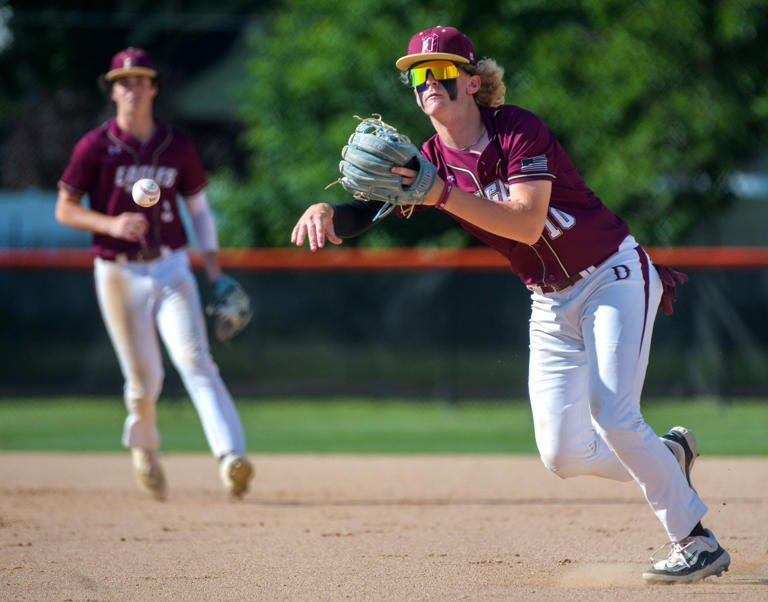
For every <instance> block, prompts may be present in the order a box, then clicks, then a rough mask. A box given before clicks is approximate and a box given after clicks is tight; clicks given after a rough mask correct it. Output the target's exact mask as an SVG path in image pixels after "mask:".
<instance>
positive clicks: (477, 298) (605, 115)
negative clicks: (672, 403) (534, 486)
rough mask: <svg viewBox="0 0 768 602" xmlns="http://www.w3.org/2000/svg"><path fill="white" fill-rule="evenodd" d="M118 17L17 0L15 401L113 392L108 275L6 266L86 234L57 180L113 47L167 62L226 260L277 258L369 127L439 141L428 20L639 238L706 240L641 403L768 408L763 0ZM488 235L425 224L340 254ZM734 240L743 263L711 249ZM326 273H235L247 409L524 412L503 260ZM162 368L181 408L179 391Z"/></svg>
mask: <svg viewBox="0 0 768 602" xmlns="http://www.w3.org/2000/svg"><path fill="white" fill-rule="evenodd" d="M105 6H106V5H105V3H103V2H98V3H97V2H89V1H86V2H83V1H80V2H71V1H66V0H59V1H57V2H37V1H35V0H25V1H23V2H8V1H7V0H0V249H2V251H0V256H2V257H3V262H2V265H1V266H0V290H2V295H0V341H1V342H0V398H1V397H11V396H13V397H19V396H26V395H29V396H36V395H51V394H72V395H75V394H77V395H89V394H93V395H100V394H109V395H119V391H120V390H121V387H122V380H121V377H120V373H119V369H118V366H117V362H116V359H115V357H114V353H113V351H112V349H111V346H110V345H109V341H108V339H107V336H106V333H105V331H104V327H103V325H102V322H101V319H100V316H99V313H98V308H97V305H96V299H95V294H94V291H93V282H92V274H91V270H90V269H88V267H87V266H82V265H79V266H75V267H72V266H69V267H67V265H66V262H60V263H59V264H57V262H56V259H55V253H54V259H53V260H49V261H47V262H46V263H45V265H32V264H30V263H29V262H27V261H18V260H17V259H14V258H17V257H18V255H17V254H14V252H15V251H18V250H31V249H49V250H50V249H65V248H67V249H79V248H83V249H85V248H87V247H88V246H89V236H88V235H87V234H84V233H79V232H76V231H73V230H70V229H68V228H65V227H63V226H60V225H59V224H57V223H56V221H55V219H54V216H53V208H54V204H55V199H56V183H57V181H58V178H59V176H60V175H61V173H62V171H63V169H64V167H65V165H66V162H67V160H68V158H69V154H70V152H71V150H72V147H73V146H74V144H75V142H76V141H77V140H78V139H79V138H80V137H81V136H82V135H83V134H84V133H85V132H86V131H87V130H89V129H91V128H93V127H96V126H97V125H98V124H100V123H101V122H103V121H104V120H106V119H107V118H109V117H110V116H111V115H112V113H113V109H112V107H111V106H110V103H108V102H107V99H106V98H105V97H104V95H103V94H102V93H101V92H100V91H99V89H98V88H97V85H96V79H97V77H98V75H99V74H101V73H103V72H105V71H106V70H107V67H108V65H109V60H110V58H111V57H112V55H113V54H114V53H115V52H117V51H118V50H120V49H122V48H124V47H126V46H129V45H133V46H139V47H142V48H144V49H146V50H147V51H148V52H149V53H150V55H151V56H152V58H153V60H154V62H155V64H156V65H157V67H158V69H159V71H160V73H161V76H162V84H161V93H160V95H159V97H158V101H157V104H156V114H157V116H158V118H160V119H162V120H165V121H170V122H172V123H173V124H175V125H176V126H177V127H179V128H180V129H182V130H184V131H186V132H187V133H188V134H189V135H190V136H191V137H192V138H193V139H194V140H195V142H196V143H197V146H198V149H199V151H200V153H201V156H202V159H203V161H204V163H205V166H206V168H207V169H208V174H209V177H210V179H211V187H210V189H209V199H210V200H211V201H212V204H213V206H214V210H215V213H216V216H217V221H218V223H219V226H220V231H219V236H220V242H221V244H222V246H223V247H231V248H240V249H241V248H248V249H273V248H279V247H288V246H289V238H290V231H291V228H292V227H293V225H294V223H295V222H296V220H297V219H298V217H299V216H300V215H301V213H302V212H303V210H304V208H305V207H306V206H307V205H308V204H310V203H312V202H316V201H321V200H324V201H328V202H341V201H343V200H345V193H344V191H343V189H341V187H338V186H337V187H334V188H331V189H329V190H324V187H325V186H326V185H327V184H328V183H329V182H331V181H332V180H334V179H336V177H337V163H338V156H339V150H340V149H341V147H342V146H343V144H344V143H345V141H346V139H347V137H348V135H349V133H350V131H351V130H352V128H353V127H354V125H355V123H356V121H355V120H354V118H353V116H354V115H360V116H367V115H370V114H371V113H380V114H382V115H383V116H384V119H385V120H386V121H388V122H389V123H392V124H393V125H395V126H397V127H398V128H399V129H400V130H401V131H403V132H405V133H408V134H409V135H410V137H411V138H412V140H414V142H417V143H421V142H422V141H423V140H425V139H426V138H427V137H428V136H429V135H430V134H431V126H430V124H429V122H428V120H427V119H426V118H425V117H424V115H423V114H422V113H421V111H420V110H419V109H418V107H417V106H416V104H415V103H414V101H413V97H412V93H411V91H410V90H409V89H408V88H407V87H405V86H403V84H402V83H400V80H399V72H398V71H397V70H396V68H395V67H394V61H395V59H396V58H398V57H400V56H402V55H403V54H405V50H406V47H407V44H408V40H409V38H410V36H411V35H412V34H413V33H415V32H417V31H419V30H421V29H424V28H427V27H430V26H434V25H437V24H441V25H453V26H456V27H458V28H459V29H460V30H462V31H463V32H464V33H466V34H467V35H468V36H469V37H470V38H471V39H472V40H473V41H474V43H475V48H476V51H477V53H478V55H479V57H481V58H482V57H492V58H495V59H496V60H497V62H498V63H499V64H500V65H502V66H503V67H505V77H504V80H505V83H506V85H507V97H506V102H507V103H511V104H517V105H520V106H523V107H525V108H527V109H530V110H532V111H534V112H535V113H537V114H538V115H539V116H540V117H541V118H542V119H543V120H544V122H545V123H547V124H548V126H549V127H550V129H552V130H553V131H554V132H555V134H556V135H557V136H558V138H559V140H560V142H561V143H562V145H563V146H564V147H565V149H566V150H567V151H568V153H569V154H570V156H571V158H572V159H573V162H574V164H575V165H576V166H577V168H578V169H579V171H580V172H581V174H582V176H583V177H584V179H585V181H586V182H587V184H588V185H589V186H590V187H591V188H592V189H593V190H594V191H595V192H596V193H597V194H598V196H600V198H601V199H602V200H603V201H604V202H605V203H606V204H607V205H608V206H609V207H611V208H612V209H613V210H614V211H616V212H617V213H618V214H619V215H621V216H622V217H623V218H624V219H626V220H627V221H628V222H629V223H630V226H631V228H632V230H633V233H634V235H635V237H636V238H637V239H638V240H639V241H640V242H642V243H643V244H645V245H649V246H653V247H658V248H662V249H663V248H668V247H671V248H675V249H686V248H702V247H704V248H707V249H712V252H711V256H710V257H709V258H708V261H706V262H701V261H699V262H697V263H696V264H693V265H692V264H687V265H686V264H685V262H676V261H675V260H674V257H676V255H674V254H673V255H672V256H671V257H672V258H673V259H672V261H669V262H668V263H670V264H671V265H675V266H676V267H678V268H680V269H683V271H686V272H688V274H689V275H690V277H691V280H690V282H689V283H688V284H686V285H685V286H683V287H682V288H681V289H679V295H678V297H679V301H678V303H677V304H676V311H675V314H674V315H673V316H672V317H667V316H664V315H663V314H662V315H660V316H659V318H658V319H657V322H656V330H655V333H654V347H653V350H652V353H651V364H650V366H649V372H648V379H647V384H646V389H645V392H646V395H647V396H648V397H654V396H656V397H669V396H676V397H692V398H693V397H697V396H715V397H717V398H718V399H721V400H723V401H728V400H730V399H732V398H733V397H735V396H739V397H756V398H766V397H768V369H767V368H768V325H767V323H768V320H766V318H765V316H766V314H768V268H767V267H766V266H767V265H768V262H766V261H765V257H766V254H765V249H766V246H768V236H767V235H766V233H765V224H766V223H768V142H767V141H768V135H767V134H768V68H766V56H768V0H722V1H718V0H714V1H710V0H663V1H662V0H658V1H656V0H648V1H640V2H631V3H629V2H624V1H622V0H591V1H586V0H584V1H575V0H573V1H567V0H563V1H546V2H545V1H534V0H530V1H524V0H515V1H512V0H489V1H487V2H483V3H479V4H477V3H466V2H460V1H452V0H441V2H433V1H426V2H420V3H416V4H414V3H413V2H405V1H398V0H348V1H346V2H338V1H337V0H311V1H310V0H284V1H278V2H254V1H253V0H250V1H248V2H245V1H241V0H228V1H224V2H219V3H217V5H216V6H215V8H213V7H212V5H211V3H210V2H203V1H202V0H199V1H187V2H183V3H181V2H177V1H153V2H148V1H140V0H123V1H120V2H116V3H112V4H111V6H113V7H114V8H111V9H107V8H105ZM475 244H476V243H475V242H473V241H472V240H470V239H469V238H468V235H466V234H465V233H464V231H463V230H461V229H460V228H458V227H457V226H455V225H454V223H453V221H452V220H450V219H449V218H447V217H446V216H445V215H442V214H437V213H436V212H424V213H422V214H420V215H415V216H414V217H413V218H412V219H411V220H409V221H408V222H405V221H402V220H397V219H394V218H391V219H389V220H386V222H385V223H384V224H382V226H381V227H378V228H376V229H374V230H373V231H371V232H369V233H367V234H365V235H364V236H362V237H359V238H358V239H353V240H350V241H348V242H346V243H345V246H346V247H374V248H387V247H405V246H411V245H415V246H417V247H425V248H432V247H448V248H457V247H468V246H474V245H475ZM733 247H738V248H739V249H740V250H741V251H744V250H745V248H746V252H745V253H742V254H741V255H740V257H742V258H743V259H742V260H740V261H736V262H733V261H726V260H725V259H723V258H724V257H726V255H725V254H723V253H720V252H718V250H727V249H730V248H733ZM297 252H299V253H301V252H305V253H308V251H306V250H301V251H297ZM334 252H337V250H336V249H327V250H325V251H324V253H328V254H330V253H334ZM677 257H679V256H677ZM756 258H757V259H756ZM760 258H762V259H760ZM33 263H34V262H33ZM328 263H329V265H328V266H327V268H326V269H303V268H302V266H301V265H298V266H297V265H294V266H293V267H291V268H284V267H283V268H281V267H277V266H269V265H265V264H261V266H260V267H253V266H249V265H246V264H243V263H238V262H237V261H236V260H235V259H233V260H231V261H230V262H229V263H228V267H227V271H229V272H230V273H232V275H234V276H235V277H236V278H238V279H239V280H240V281H241V282H242V283H243V284H244V286H245V288H246V289H247V290H248V292H249V293H250V294H251V295H252V296H253V299H254V303H255V315H254V320H253V323H252V325H251V327H250V328H249V329H248V330H247V331H246V332H245V333H243V334H242V335H240V336H239V337H237V338H236V339H235V340H233V341H231V342H230V343H229V344H226V345H224V344H219V343H214V344H213V353H214V356H215V357H216V359H217V362H218V363H219V366H220V368H221V371H222V374H223V375H224V378H225V380H226V382H227V384H228V385H229V386H230V388H231V389H232V391H233V392H234V393H235V394H236V395H238V396H241V397H248V398H259V397H267V396H272V397H274V396H280V395H297V396H303V397H307V398H309V397H313V396H317V397H323V396H327V395H335V394H341V395H343V394H355V395H368V396H373V397H376V396H388V397H393V396H394V397H399V396H400V397H404V398H419V399H439V400H461V399H465V398H490V399H525V398H526V396H527V385H526V379H527V361H528V348H527V338H528V337H527V326H528V316H529V308H528V304H529V301H528V293H527V291H526V289H525V288H524V287H523V286H522V285H521V284H520V282H519V281H518V280H517V278H516V277H515V276H513V275H512V274H510V273H509V272H508V271H506V270H504V269H500V268H499V267H498V266H493V265H488V266H485V267H483V266H480V267H477V268H475V269H457V268H452V267H443V266H439V265H436V266H435V265H433V266H430V267H428V268H416V267H412V266H411V267H408V266H405V267H400V268H391V269H376V270H371V269H367V268H364V267H355V265H354V264H346V265H345V267H344V268H338V267H334V265H333V262H332V261H329V262H328ZM202 290H203V296H204V297H205V295H206V289H205V286H202ZM166 374H167V377H166V385H165V388H164V395H171V396H173V395H177V396H183V395H184V392H183V388H182V387H181V383H180V381H179V380H178V377H177V376H176V374H175V371H174V370H173V369H172V368H171V367H170V364H168V365H167V366H166Z"/></svg>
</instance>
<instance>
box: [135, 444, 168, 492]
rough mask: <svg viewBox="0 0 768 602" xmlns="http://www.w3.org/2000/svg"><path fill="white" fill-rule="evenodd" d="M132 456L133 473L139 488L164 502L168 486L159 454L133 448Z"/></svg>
mask: <svg viewBox="0 0 768 602" xmlns="http://www.w3.org/2000/svg"><path fill="white" fill-rule="evenodd" d="M131 455H132V457H133V472H134V474H135V475H136V482H137V483H138V484H139V487H141V488H142V489H143V490H144V491H146V492H147V493H149V494H150V495H151V496H152V497H153V498H155V499H156V500H164V499H165V498H166V497H167V495H168V486H167V483H166V481H165V473H164V472H163V467H162V466H161V465H160V458H159V455H158V453H157V452H156V451H154V450H148V449H139V448H132V449H131Z"/></svg>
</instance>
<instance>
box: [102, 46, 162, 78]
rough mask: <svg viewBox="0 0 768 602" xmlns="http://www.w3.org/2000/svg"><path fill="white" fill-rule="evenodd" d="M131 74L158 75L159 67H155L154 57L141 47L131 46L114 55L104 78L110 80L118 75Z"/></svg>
mask: <svg viewBox="0 0 768 602" xmlns="http://www.w3.org/2000/svg"><path fill="white" fill-rule="evenodd" d="M129 75H146V76H147V77H157V69H155V65H154V63H153V62H152V59H150V58H149V55H148V54H147V53H146V52H145V51H144V50H142V49H141V48H134V47H133V46H130V47H129V48H126V49H125V50H121V51H120V52H118V53H117V54H116V55H115V56H113V57H112V62H111V63H110V64H109V71H107V73H105V74H104V79H105V80H106V81H108V82H110V81H112V80H115V79H117V78H118V77H127V76H129Z"/></svg>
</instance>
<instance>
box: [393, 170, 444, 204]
mask: <svg viewBox="0 0 768 602" xmlns="http://www.w3.org/2000/svg"><path fill="white" fill-rule="evenodd" d="M390 171H391V172H392V173H396V174H397V175H399V176H401V177H402V178H403V187H404V188H407V187H408V186H410V185H411V184H413V182H414V181H415V180H416V176H418V175H419V172H418V171H415V170H413V169H409V168H408V167H393V168H392V169H391V170H390ZM441 182H442V180H441V178H440V176H437V177H436V178H435V183H434V184H433V185H432V188H430V189H429V191H428V192H427V195H426V197H425V198H424V202H423V203H422V205H434V204H435V203H437V199H439V198H440V191H441V190H442V189H443V186H442V185H441Z"/></svg>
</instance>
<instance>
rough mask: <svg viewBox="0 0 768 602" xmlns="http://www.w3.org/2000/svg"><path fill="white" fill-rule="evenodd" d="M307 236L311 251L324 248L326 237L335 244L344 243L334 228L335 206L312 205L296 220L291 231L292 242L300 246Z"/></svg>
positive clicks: (326, 204) (324, 204) (325, 204)
mask: <svg viewBox="0 0 768 602" xmlns="http://www.w3.org/2000/svg"><path fill="white" fill-rule="evenodd" d="M305 238H306V239H307V241H308V242H309V250H310V251H317V249H322V248H323V247H324V246H325V239H326V238H327V239H328V240H330V241H331V242H332V243H333V244H335V245H340V244H341V243H342V240H341V238H339V237H338V236H336V230H334V228H333V207H331V206H330V205H329V204H328V203H315V204H314V205H310V206H309V207H307V210H306V211H305V212H304V214H303V215H302V216H301V217H300V218H299V221H298V222H296V225H295V226H294V227H293V232H291V242H292V243H294V244H295V245H296V246H297V247H300V246H301V245H303V244H304V239H305Z"/></svg>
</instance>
